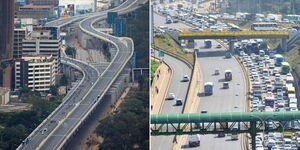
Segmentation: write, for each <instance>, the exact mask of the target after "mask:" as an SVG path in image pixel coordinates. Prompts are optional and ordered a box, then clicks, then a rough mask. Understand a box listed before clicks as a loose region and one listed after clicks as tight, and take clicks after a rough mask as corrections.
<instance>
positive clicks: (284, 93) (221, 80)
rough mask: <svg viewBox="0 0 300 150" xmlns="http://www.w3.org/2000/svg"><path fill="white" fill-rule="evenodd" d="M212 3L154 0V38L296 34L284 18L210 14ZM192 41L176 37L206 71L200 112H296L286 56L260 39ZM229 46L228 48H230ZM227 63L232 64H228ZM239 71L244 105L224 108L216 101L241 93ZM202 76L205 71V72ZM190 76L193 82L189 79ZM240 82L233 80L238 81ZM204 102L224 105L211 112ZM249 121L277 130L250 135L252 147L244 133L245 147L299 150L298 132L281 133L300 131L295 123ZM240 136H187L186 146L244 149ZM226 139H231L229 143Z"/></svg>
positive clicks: (291, 77)
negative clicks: (244, 24) (203, 34)
mask: <svg viewBox="0 0 300 150" xmlns="http://www.w3.org/2000/svg"><path fill="white" fill-rule="evenodd" d="M216 2H220V1H216ZM212 4H213V2H210V3H209V2H207V3H203V2H202V1H199V2H198V3H193V1H174V2H171V1H170V3H160V2H159V1H155V2H154V3H153V10H154V12H155V13H156V15H158V16H163V17H164V19H165V21H164V23H163V24H160V25H155V26H154V29H153V30H154V35H155V34H168V35H169V36H171V37H172V38H174V39H177V38H178V33H193V32H199V33H200V32H206V33H207V34H213V33H216V34H217V33H218V32H223V33H224V32H225V33H230V32H231V33H232V32H237V31H241V32H243V31H258V32H260V31H286V33H287V34H288V36H290V37H293V36H295V35H297V34H299V31H298V30H299V26H298V25H297V24H294V23H295V22H293V21H291V20H289V19H287V18H286V16H283V15H282V16H280V15H278V14H272V13H267V14H260V13H256V14H255V13H241V12H237V13H235V14H227V13H224V12H222V13H221V12H215V11H211V10H212V9H211V5H212ZM216 5H218V4H216ZM157 20H158V19H157ZM157 20H155V21H157ZM249 20H251V21H253V22H252V23H251V24H249V25H248V26H247V27H246V28H245V27H242V26H238V25H236V24H235V23H232V22H231V21H249ZM286 23H291V24H293V25H291V26H288V27H287V26H283V25H282V24H286ZM179 24H180V25H179ZM182 24H183V25H182ZM212 32H213V33H212ZM241 34H242V33H241ZM199 35H201V34H199ZM295 37H296V36H295ZM295 39H296V38H295ZM193 40H194V41H192V42H191V40H190V39H187V40H183V39H179V43H180V46H181V47H182V48H183V49H185V50H186V51H187V52H188V53H190V52H197V54H198V58H197V59H198V62H199V63H200V65H201V67H202V69H203V68H206V69H203V71H204V72H205V73H203V74H204V75H203V76H204V77H203V78H204V79H203V80H204V82H203V93H201V94H203V96H200V97H201V98H200V101H201V103H200V111H199V113H203V114H206V113H215V112H236V111H237V110H238V111H239V112H243V111H245V112H247V111H249V112H287V111H289V112H297V111H298V100H297V91H296V89H297V87H296V86H297V84H298V83H296V81H295V79H294V77H293V75H292V66H291V65H290V64H289V63H288V62H287V61H288V60H287V59H286V58H285V55H284V52H283V50H281V51H280V50H279V51H276V50H274V49H272V48H270V47H269V45H268V44H267V43H266V40H265V38H252V37H251V38H248V39H247V38H242V37H237V38H235V39H230V38H227V39H226V38H223V39H217V38H207V39H205V38H201V39H196V38H194V39H193ZM291 41H293V40H291ZM231 44H232V45H233V47H230V46H231ZM288 44H290V43H288ZM231 48H233V49H231ZM202 54H203V55H205V56H203V55H202ZM214 54H215V55H214ZM205 57H210V58H209V59H208V58H205ZM204 58H205V59H204ZM220 58H221V59H220ZM213 60H214V61H215V62H212V63H215V65H211V66H210V67H208V68H207V67H205V66H204V65H208V63H205V62H207V61H209V62H210V61H213ZM233 60H234V61H233ZM235 61H237V62H239V64H238V66H237V65H236V64H234V62H235ZM230 62H231V63H232V64H230ZM219 63H221V64H224V66H222V67H215V66H218V65H217V64H219ZM229 64H230V65H229ZM226 66H230V67H226ZM233 66H234V68H233ZM239 67H241V68H243V71H244V72H243V74H244V75H245V80H246V81H247V82H248V84H247V86H248V87H247V88H248V90H247V92H249V93H247V94H245V95H246V96H245V99H246V103H241V104H239V105H238V106H237V105H236V104H233V103H232V105H231V106H228V105H226V104H223V102H222V101H217V100H219V98H220V97H222V95H223V96H224V98H225V99H226V100H227V99H228V97H225V95H227V94H228V93H230V94H232V95H231V96H241V95H243V94H242V92H241V91H243V88H244V87H243V86H239V85H240V84H239V83H236V82H237V77H241V75H237V72H238V73H241V72H242V71H241V70H242V69H241V70H240V69H237V68H239ZM208 69H209V70H208ZM207 72H210V73H209V74H208V73H207ZM207 74H208V75H209V77H208V75H207ZM190 78H191V80H192V76H191V77H190ZM241 80H242V79H241ZM241 80H238V81H240V82H241ZM242 82H244V81H242ZM244 84H245V83H241V85H244ZM237 88H240V89H239V93H234V92H232V93H231V91H232V90H233V89H234V90H236V91H237ZM245 91H246V90H245ZM223 92H224V93H223ZM225 93H226V94H225ZM174 94H175V95H176V93H169V97H170V98H172V97H175V96H174ZM201 94H200V95H201ZM230 98H233V97H230ZM181 101H182V100H181V99H179V100H178V103H177V101H176V105H183V104H182V103H181ZM202 101H204V102H202ZM208 101H210V103H211V104H210V105H214V106H216V107H217V106H218V105H224V107H223V108H220V109H218V110H215V109H210V108H211V106H210V105H209V103H208ZM213 101H216V102H213ZM240 101H243V98H240ZM228 103H229V102H228ZM234 103H235V102H234ZM229 105H230V104H229ZM226 107H228V108H226ZM244 107H246V109H244ZM229 109H232V110H229ZM251 117H252V118H256V119H259V120H260V121H259V122H257V123H259V124H258V126H257V128H260V129H263V130H264V129H266V128H267V129H278V128H279V127H280V129H282V132H268V131H263V132H258V133H257V134H256V136H255V144H254V145H255V147H252V146H253V140H252V141H251V136H250V134H245V135H246V136H245V137H246V138H247V139H248V140H246V141H248V142H245V143H246V144H245V145H248V146H247V147H248V148H251V149H257V150H264V149H271V150H281V149H288V150H294V149H300V134H299V133H300V132H289V131H285V130H287V129H291V128H293V129H297V128H300V124H299V120H292V121H289V122H284V121H273V120H272V119H274V118H276V117H277V116H270V117H268V118H260V117H258V116H251ZM234 129H236V130H238V129H237V127H236V126H234ZM200 137H201V139H200ZM243 137H244V135H242V134H236V133H234V132H232V133H230V134H225V133H218V134H217V135H214V136H212V135H198V134H192V135H188V136H187V139H186V142H185V143H186V144H187V146H188V147H191V149H195V148H192V147H196V149H206V148H211V149H219V148H220V147H222V146H216V145H215V146H208V143H210V142H212V143H213V142H217V143H218V145H223V148H224V149H236V148H237V145H243V144H242V142H243V141H245V139H244V138H243ZM200 141H201V142H200ZM229 141H231V144H230V142H229ZM234 141H238V142H234ZM239 143H240V144H239ZM225 145H226V146H225ZM228 145H231V146H228ZM234 145H235V146H234ZM184 146H186V145H184Z"/></svg>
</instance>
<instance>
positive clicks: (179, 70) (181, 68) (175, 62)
mask: <svg viewBox="0 0 300 150" xmlns="http://www.w3.org/2000/svg"><path fill="white" fill-rule="evenodd" d="M165 22H166V21H165V17H163V16H160V15H158V14H156V13H154V26H166V27H171V28H177V29H178V28H188V27H189V26H187V25H185V24H182V23H172V24H166V23H165ZM156 55H157V54H156ZM164 61H165V62H166V63H167V64H168V65H169V66H170V67H171V68H172V70H173V74H172V80H171V84H170V89H169V91H168V94H169V93H174V94H175V96H176V98H180V99H183V101H185V99H186V94H187V92H188V91H187V89H188V86H189V82H181V80H182V78H183V76H184V75H189V77H191V72H192V70H191V68H189V67H188V66H187V64H185V63H183V62H182V61H180V60H179V59H176V58H174V57H172V56H169V55H165V57H164ZM174 104H175V100H166V101H165V102H164V105H163V108H162V111H161V113H162V114H172V113H173V114H174V113H181V112H182V108H183V106H174ZM173 139H174V136H157V137H152V138H151V149H155V150H171V149H172V147H173Z"/></svg>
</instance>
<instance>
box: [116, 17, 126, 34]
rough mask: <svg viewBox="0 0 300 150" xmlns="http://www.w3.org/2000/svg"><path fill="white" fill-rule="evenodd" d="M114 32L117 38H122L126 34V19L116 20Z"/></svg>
mask: <svg viewBox="0 0 300 150" xmlns="http://www.w3.org/2000/svg"><path fill="white" fill-rule="evenodd" d="M113 32H114V35H115V36H122V35H124V34H125V33H126V19H125V18H118V19H116V20H115V24H114V28H113Z"/></svg>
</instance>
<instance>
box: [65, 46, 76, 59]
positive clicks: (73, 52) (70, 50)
mask: <svg viewBox="0 0 300 150" xmlns="http://www.w3.org/2000/svg"><path fill="white" fill-rule="evenodd" d="M65 52H66V54H67V55H70V56H72V57H75V55H76V49H75V48H74V47H67V49H66V51H65Z"/></svg>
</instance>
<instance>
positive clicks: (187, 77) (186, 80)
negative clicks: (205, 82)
mask: <svg viewBox="0 0 300 150" xmlns="http://www.w3.org/2000/svg"><path fill="white" fill-rule="evenodd" d="M182 81H183V82H188V81H190V77H189V76H188V75H184V76H183V79H182Z"/></svg>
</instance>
